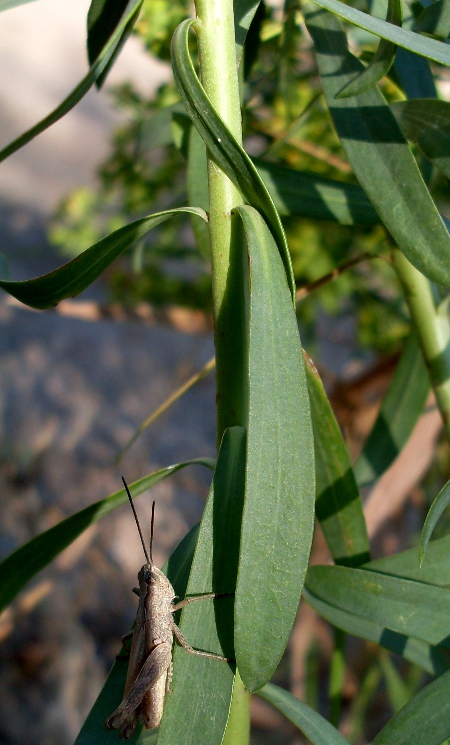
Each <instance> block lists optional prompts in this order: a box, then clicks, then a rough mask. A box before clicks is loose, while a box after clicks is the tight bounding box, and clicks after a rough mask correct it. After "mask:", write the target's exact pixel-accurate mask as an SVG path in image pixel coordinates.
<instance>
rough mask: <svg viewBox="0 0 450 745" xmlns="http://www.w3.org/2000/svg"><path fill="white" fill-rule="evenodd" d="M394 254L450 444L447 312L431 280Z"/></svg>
mask: <svg viewBox="0 0 450 745" xmlns="http://www.w3.org/2000/svg"><path fill="white" fill-rule="evenodd" d="M392 255H393V260H394V266H395V269H396V271H397V275H398V277H399V279H400V282H401V284H402V286H403V290H404V293H405V299H406V302H407V304H408V307H409V312H410V314H411V320H412V323H413V325H414V328H415V331H416V334H417V337H418V340H419V344H420V346H421V349H422V353H423V356H424V359H425V364H426V365H427V368H428V372H429V374H430V379H431V385H432V386H433V390H434V393H435V396H436V402H437V405H438V407H439V411H440V412H441V415H442V419H443V421H444V428H445V433H446V436H447V440H448V441H449V443H450V323H449V319H448V314H447V309H446V307H443V308H441V309H439V308H437V307H436V305H435V302H434V299H433V292H432V285H431V284H430V282H429V280H428V279H426V277H424V275H423V274H421V273H420V272H419V271H418V270H417V269H416V268H415V267H413V266H412V264H410V262H409V261H408V259H406V258H405V257H404V255H403V254H402V253H401V251H399V250H398V249H394V250H393V253H392Z"/></svg>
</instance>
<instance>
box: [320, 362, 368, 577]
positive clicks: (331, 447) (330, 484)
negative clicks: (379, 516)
mask: <svg viewBox="0 0 450 745" xmlns="http://www.w3.org/2000/svg"><path fill="white" fill-rule="evenodd" d="M306 377H307V381H308V391H309V400H310V404H311V414H312V423H313V432H314V452H315V461H316V493H317V497H316V517H317V519H318V520H319V522H320V527H321V528H322V531H323V534H324V536H325V540H326V542H327V545H328V548H329V549H330V552H331V555H332V557H333V559H334V561H335V563H336V564H342V565H343V566H359V565H360V564H363V563H364V562H366V561H368V560H369V556H370V547H369V539H368V537H367V528H366V522H365V519H364V513H363V509H362V501H361V497H360V494H359V489H358V485H357V483H356V479H355V476H354V474H353V470H352V467H351V464H350V458H349V455H348V451H347V448H346V445H345V442H344V440H343V437H342V434H341V430H340V429H339V425H338V423H337V421H336V418H335V416H334V413H333V410H332V408H331V406H330V402H329V400H328V397H327V395H326V393H325V390H324V387H323V385H322V381H321V380H320V377H319V374H318V372H317V370H316V369H315V368H314V367H313V365H312V362H311V361H309V360H308V361H307V364H306Z"/></svg>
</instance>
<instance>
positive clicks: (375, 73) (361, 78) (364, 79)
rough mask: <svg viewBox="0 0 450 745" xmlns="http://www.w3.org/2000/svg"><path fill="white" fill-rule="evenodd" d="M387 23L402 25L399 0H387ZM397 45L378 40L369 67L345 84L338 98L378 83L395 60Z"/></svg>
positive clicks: (385, 40) (359, 91)
mask: <svg viewBox="0 0 450 745" xmlns="http://www.w3.org/2000/svg"><path fill="white" fill-rule="evenodd" d="M386 21H387V22H388V23H393V24H394V25H395V26H401V25H402V3H401V0H388V12H387V16H386ZM396 50H397V45H396V44H394V43H393V42H392V41H387V39H380V41H379V44H378V47H377V50H376V52H375V54H374V56H373V57H372V59H371V60H370V63H369V66H368V67H367V68H366V69H365V70H363V71H362V72H360V73H359V74H358V75H357V76H356V78H353V80H351V81H350V83H347V85H346V86H345V87H344V88H343V89H342V90H341V92H340V93H339V95H338V97H339V98H345V97H346V96H354V95H355V94H357V93H361V92H362V91H365V90H366V89H367V88H371V87H372V86H373V85H375V84H376V83H378V81H379V80H381V78H382V77H384V75H387V73H388V72H389V70H390V68H391V65H392V63H393V61H394V58H395V52H396Z"/></svg>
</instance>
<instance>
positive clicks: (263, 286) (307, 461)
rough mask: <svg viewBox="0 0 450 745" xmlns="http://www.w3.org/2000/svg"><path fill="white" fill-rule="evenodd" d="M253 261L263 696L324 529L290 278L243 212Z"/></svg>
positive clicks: (255, 603)
mask: <svg viewBox="0 0 450 745" xmlns="http://www.w3.org/2000/svg"><path fill="white" fill-rule="evenodd" d="M236 211H237V213H238V214H239V216H240V218H241V219H242V223H243V227H244V232H245V239H246V244H247V252H248V264H249V269H248V271H249V278H248V288H249V290H248V302H249V309H248V367H249V371H248V380H249V414H248V435H247V437H248V441H247V467H246V494H245V505H244V514H243V523H242V537H241V556H240V562H239V574H238V586H237V591H236V636H235V643H236V658H237V662H238V668H239V672H240V675H241V678H242V680H243V681H244V684H245V686H246V687H247V688H248V689H249V690H250V691H253V690H256V689H258V688H261V686H263V685H264V684H265V683H266V682H267V681H268V680H269V678H270V677H271V676H272V674H273V672H274V670H275V668H276V667H277V665H278V663H279V661H280V659H281V656H282V654H283V652H284V649H285V647H286V644H287V642H288V639H289V635H290V632H291V629H292V625H293V623H294V620H295V616H296V613H297V608H298V603H299V600H300V594H301V591H302V587H303V580H304V576H305V571H306V567H307V564H308V557H309V552H310V546H311V540H312V530H313V521H314V495H315V489H314V459H313V436H312V429H311V420H310V412H309V401H308V391H307V384H306V376H305V369H304V363H303V356H302V347H301V342H300V338H299V334H298V326H297V320H296V316H295V311H294V309H293V307H292V303H291V299H290V293H289V288H288V285H287V283H286V275H285V272H284V270H283V265H282V263H281V259H280V255H279V253H278V251H277V250H276V244H275V241H274V239H273V237H272V234H271V232H270V230H269V229H268V227H267V226H266V224H265V222H264V220H263V218H262V217H261V215H260V214H259V213H258V212H256V211H255V210H254V209H253V208H252V207H248V206H241V207H238V208H237V210H236Z"/></svg>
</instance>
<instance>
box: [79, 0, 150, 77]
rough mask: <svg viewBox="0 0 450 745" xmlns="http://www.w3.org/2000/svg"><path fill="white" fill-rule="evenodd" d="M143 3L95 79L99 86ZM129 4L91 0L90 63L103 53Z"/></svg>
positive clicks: (89, 13) (125, 1) (118, 0)
mask: <svg viewBox="0 0 450 745" xmlns="http://www.w3.org/2000/svg"><path fill="white" fill-rule="evenodd" d="M142 3H143V0H141V2H140V3H139V4H138V6H137V8H136V10H135V11H134V13H133V15H132V16H131V18H130V19H129V21H128V23H127V24H126V25H125V27H124V28H123V31H122V33H121V35H120V36H119V37H117V41H116V43H115V47H114V54H113V55H111V57H110V59H109V60H108V64H107V66H106V67H105V69H104V70H103V72H102V73H101V75H99V76H98V78H97V80H96V81H95V82H96V85H97V87H98V88H100V87H101V85H102V84H103V82H104V80H105V78H106V76H107V74H108V72H109V70H110V69H111V67H112V65H113V64H114V62H115V59H116V57H117V55H118V54H119V52H120V50H121V49H122V47H123V45H124V44H125V42H126V40H127V39H128V37H129V35H130V34H131V32H132V30H133V26H134V24H135V23H136V21H137V18H138V16H139V13H140V11H141V7H142ZM127 6H128V0H91V5H90V8H89V12H88V17H87V27H88V38H87V49H88V58H89V64H90V65H93V64H94V62H95V61H96V59H97V57H98V56H99V55H100V54H101V52H102V49H104V47H105V46H106V44H107V43H108V40H109V38H110V36H111V35H112V34H114V33H115V30H116V28H117V26H118V25H119V24H120V21H121V18H122V15H123V14H124V13H126V12H127Z"/></svg>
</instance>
